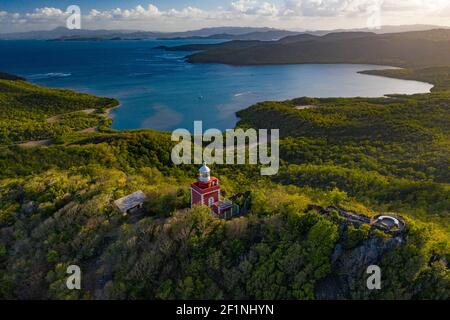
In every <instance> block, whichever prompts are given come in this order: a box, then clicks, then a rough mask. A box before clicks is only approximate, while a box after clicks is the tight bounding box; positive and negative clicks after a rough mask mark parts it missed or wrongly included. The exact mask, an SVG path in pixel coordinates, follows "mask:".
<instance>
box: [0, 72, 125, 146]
mask: <svg viewBox="0 0 450 320" xmlns="http://www.w3.org/2000/svg"><path fill="white" fill-rule="evenodd" d="M3 78H9V79H11V80H1V79H2V76H0V144H7V143H8V144H13V143H19V142H23V141H29V140H43V139H53V138H56V137H59V136H61V135H64V134H67V133H69V132H73V131H79V130H83V129H87V128H90V127H94V126H96V125H97V124H99V120H100V118H99V117H98V116H96V115H95V114H94V115H86V114H83V113H74V112H76V111H82V110H86V109H96V110H97V111H98V112H99V113H101V112H103V111H104V110H105V109H108V108H111V107H114V106H116V105H117V101H115V100H114V99H110V98H98V97H94V96H91V95H87V94H81V93H75V92H72V91H69V90H56V89H48V88H44V87H37V86H34V85H31V84H29V83H27V82H25V81H22V80H21V79H20V78H19V79H14V78H12V77H3ZM71 112H72V114H69V113H71ZM60 114H66V116H65V117H64V119H61V121H48V119H49V118H50V117H52V116H56V115H60Z"/></svg>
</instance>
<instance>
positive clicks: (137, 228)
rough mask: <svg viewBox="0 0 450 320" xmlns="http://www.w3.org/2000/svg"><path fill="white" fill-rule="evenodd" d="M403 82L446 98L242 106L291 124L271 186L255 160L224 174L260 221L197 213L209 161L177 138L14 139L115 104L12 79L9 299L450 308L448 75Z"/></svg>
mask: <svg viewBox="0 0 450 320" xmlns="http://www.w3.org/2000/svg"><path fill="white" fill-rule="evenodd" d="M391 72H393V71H390V70H389V71H386V75H387V76H395V77H397V76H398V77H400V76H401V77H404V78H408V79H409V78H411V79H422V80H426V81H430V82H432V83H434V84H435V88H434V90H433V92H432V93H430V94H420V95H413V96H405V95H396V96H389V97H385V98H377V99H365V98H355V99H344V98H328V99H314V98H299V99H294V100H291V101H285V102H263V103H259V104H257V105H254V106H252V107H250V108H248V109H246V110H243V111H241V112H239V114H238V115H239V117H240V118H241V121H240V122H239V124H238V126H240V127H242V128H248V127H254V128H258V127H263V128H281V138H282V141H281V146H280V148H281V149H280V153H281V160H282V161H281V168H280V172H279V174H278V175H275V176H271V177H262V176H260V175H259V168H258V167H257V166H250V165H245V166H219V165H215V166H214V165H213V166H211V168H212V170H213V172H214V175H215V176H217V177H218V178H219V179H220V181H221V185H222V188H223V190H224V192H225V193H226V194H227V195H232V194H235V193H239V192H245V191H251V206H250V210H249V212H248V214H247V215H246V216H244V217H240V218H236V219H233V220H230V221H225V220H219V219H217V218H215V217H213V216H212V215H211V214H210V213H209V210H208V209H207V208H202V207H197V208H194V209H187V208H188V207H189V197H190V194H189V184H190V182H191V181H192V180H193V179H194V178H195V177H196V174H197V169H198V166H196V165H192V166H187V165H183V166H175V165H174V164H173V163H172V162H171V160H170V151H171V148H172V146H173V143H172V142H171V141H170V136H169V135H168V134H166V133H161V132H155V131H151V130H136V131H115V130H111V129H108V128H107V126H106V125H100V126H99V127H98V130H97V131H96V132H85V131H82V130H81V131H80V130H78V129H81V128H82V127H79V126H74V127H71V130H63V132H62V133H61V132H59V131H57V130H55V131H54V133H53V134H52V135H50V136H45V137H46V138H47V137H50V138H54V141H53V144H50V145H49V146H47V147H34V148H25V147H21V146H18V145H11V142H19V141H20V142H22V138H23V137H25V138H31V139H36V138H42V137H43V136H42V135H39V134H38V135H35V134H30V135H25V134H24V132H32V133H33V132H36V131H35V127H39V126H40V125H47V124H48V123H47V121H46V119H48V117H51V116H55V115H60V114H66V115H67V114H68V113H70V112H73V111H79V110H84V109H86V108H94V106H95V105H98V106H99V107H101V108H107V107H109V106H111V105H114V101H113V100H108V99H103V98H95V97H92V96H87V95H78V94H75V93H72V92H70V91H61V90H55V89H48V88H42V87H37V86H34V85H31V84H29V83H26V82H24V81H22V80H0V84H1V85H2V86H1V87H0V89H1V90H0V97H1V99H2V101H7V102H8V103H4V104H3V105H2V106H3V109H4V110H3V111H2V112H3V114H4V115H5V116H4V117H3V118H2V119H3V120H2V121H3V126H6V127H5V128H7V129H5V130H4V131H3V132H4V133H3V137H4V138H2V140H0V144H1V146H0V297H1V298H7V299H27V298H28V299H30V298H33V299H102V298H103V299H336V298H337V299H344V298H346V299H448V298H449V297H450V265H449V262H450V219H449V217H450V212H449V209H450V176H449V169H450V162H449V161H450V160H449V159H450V137H449V134H450V132H449V130H450V105H449V103H450V99H449V94H450V87H449V85H448V84H449V79H450V76H449V72H448V68H434V69H410V70H403V71H395V72H398V73H397V74H392V73H391ZM11 101H12V102H13V103H9V102H11ZM30 102H32V103H31V104H30ZM28 105H29V106H31V109H30V108H27V107H26V106H28ZM11 106H12V107H11ZM305 106H307V108H304V107H305ZM12 115H13V116H15V117H17V118H18V119H19V118H21V119H24V118H28V119H30V122H29V123H28V126H29V127H30V129H29V130H28V131H27V130H24V129H23V127H20V126H19V125H18V128H22V129H20V130H19V129H17V130H18V131H19V132H21V134H22V136H21V135H15V136H12V135H11V134H9V129H8V128H15V125H14V124H13V122H9V121H7V120H6V119H7V117H11V116H12ZM97 116H98V117H99V118H98V119H97V122H98V121H100V122H99V123H100V124H101V123H102V121H104V123H103V124H107V123H108V122H107V120H106V119H104V118H103V117H104V116H103V115H101V114H98V115H97ZM13 118H14V117H13ZM59 125H61V124H59ZM89 125H91V124H89ZM8 126H11V127H8ZM138 189H140V190H143V191H144V192H145V193H146V195H147V196H148V200H147V202H146V204H145V210H144V215H143V216H141V217H133V216H130V217H124V216H122V215H121V214H120V213H119V212H117V210H116V209H115V208H114V206H113V201H114V200H115V199H117V198H120V197H122V196H124V195H127V194H129V193H131V192H134V191H136V190H138ZM311 204H315V205H320V206H336V207H341V208H344V209H346V210H349V211H353V212H357V213H360V214H364V215H366V216H369V217H371V216H374V215H375V214H377V213H379V212H382V211H388V212H396V213H398V214H400V215H401V216H403V217H404V218H405V220H406V222H407V227H406V230H405V233H403V234H401V235H398V236H392V235H389V234H386V233H384V232H381V231H378V230H372V229H371V228H370V227H369V226H368V225H361V226H355V225H353V224H351V223H348V221H346V220H343V219H342V218H340V217H339V215H338V214H337V213H335V212H333V213H331V214H330V215H323V214H320V213H318V212H316V211H313V210H310V208H309V205H311ZM72 264H76V265H79V266H80V267H81V269H82V270H83V281H82V290H80V291H70V290H67V288H66V286H65V280H66V276H67V274H66V268H67V266H69V265H72ZM370 264H377V265H379V266H380V267H381V268H382V289H381V290H368V289H367V287H366V277H367V274H366V268H367V266H368V265H370Z"/></svg>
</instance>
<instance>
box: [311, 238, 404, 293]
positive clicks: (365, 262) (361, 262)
mask: <svg viewBox="0 0 450 320" xmlns="http://www.w3.org/2000/svg"><path fill="white" fill-rule="evenodd" d="M402 243H403V239H402V238H401V237H395V238H390V239H383V238H369V239H367V240H364V241H363V242H362V243H361V244H360V245H358V246H357V247H355V248H353V249H351V250H344V248H343V246H342V244H337V245H336V247H335V248H334V252H333V254H332V256H331V262H332V272H331V275H329V276H328V277H326V278H325V279H323V280H322V281H320V282H319V283H318V284H317V285H316V290H315V291H316V298H317V299H350V298H352V293H353V292H361V291H364V290H367V289H366V287H365V286H366V282H365V279H366V276H367V275H366V270H367V267H369V266H370V265H377V264H379V263H380V261H381V259H382V257H383V255H384V254H386V253H387V252H388V251H390V250H392V249H394V248H395V247H396V246H398V245H401V244H402Z"/></svg>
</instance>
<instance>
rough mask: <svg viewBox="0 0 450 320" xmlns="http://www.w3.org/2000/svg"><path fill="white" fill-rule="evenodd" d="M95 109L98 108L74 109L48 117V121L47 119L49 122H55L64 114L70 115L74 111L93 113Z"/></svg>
mask: <svg viewBox="0 0 450 320" xmlns="http://www.w3.org/2000/svg"><path fill="white" fill-rule="evenodd" d="M95 110H96V109H85V110H79V111H74V112H69V113H63V114H58V115H56V116H53V117H50V118H47V120H46V121H47V122H48V123H53V122H57V121H59V120H61V118H62V116H65V115H69V114H73V113H78V112H83V113H85V114H92V113H94V112H95Z"/></svg>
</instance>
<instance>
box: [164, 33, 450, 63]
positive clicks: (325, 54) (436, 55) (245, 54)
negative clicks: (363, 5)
mask: <svg viewBox="0 0 450 320" xmlns="http://www.w3.org/2000/svg"><path fill="white" fill-rule="evenodd" d="M170 50H202V52H198V53H194V54H193V55H191V56H189V57H188V60H189V61H190V62H201V63H204V62H215V63H216V62H218V63H227V64H233V65H255V64H289V63H361V64H364V63H368V64H379V65H391V66H400V67H414V68H420V67H429V66H443V65H450V55H449V54H448V52H450V31H449V30H445V29H436V30H429V31H414V32H403V33H389V34H374V33H370V32H342V33H330V34H327V35H324V36H321V37H320V36H314V35H309V34H301V35H295V36H289V37H286V38H283V39H280V40H278V41H230V42H226V43H222V44H214V45H188V46H180V47H175V48H170Z"/></svg>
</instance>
